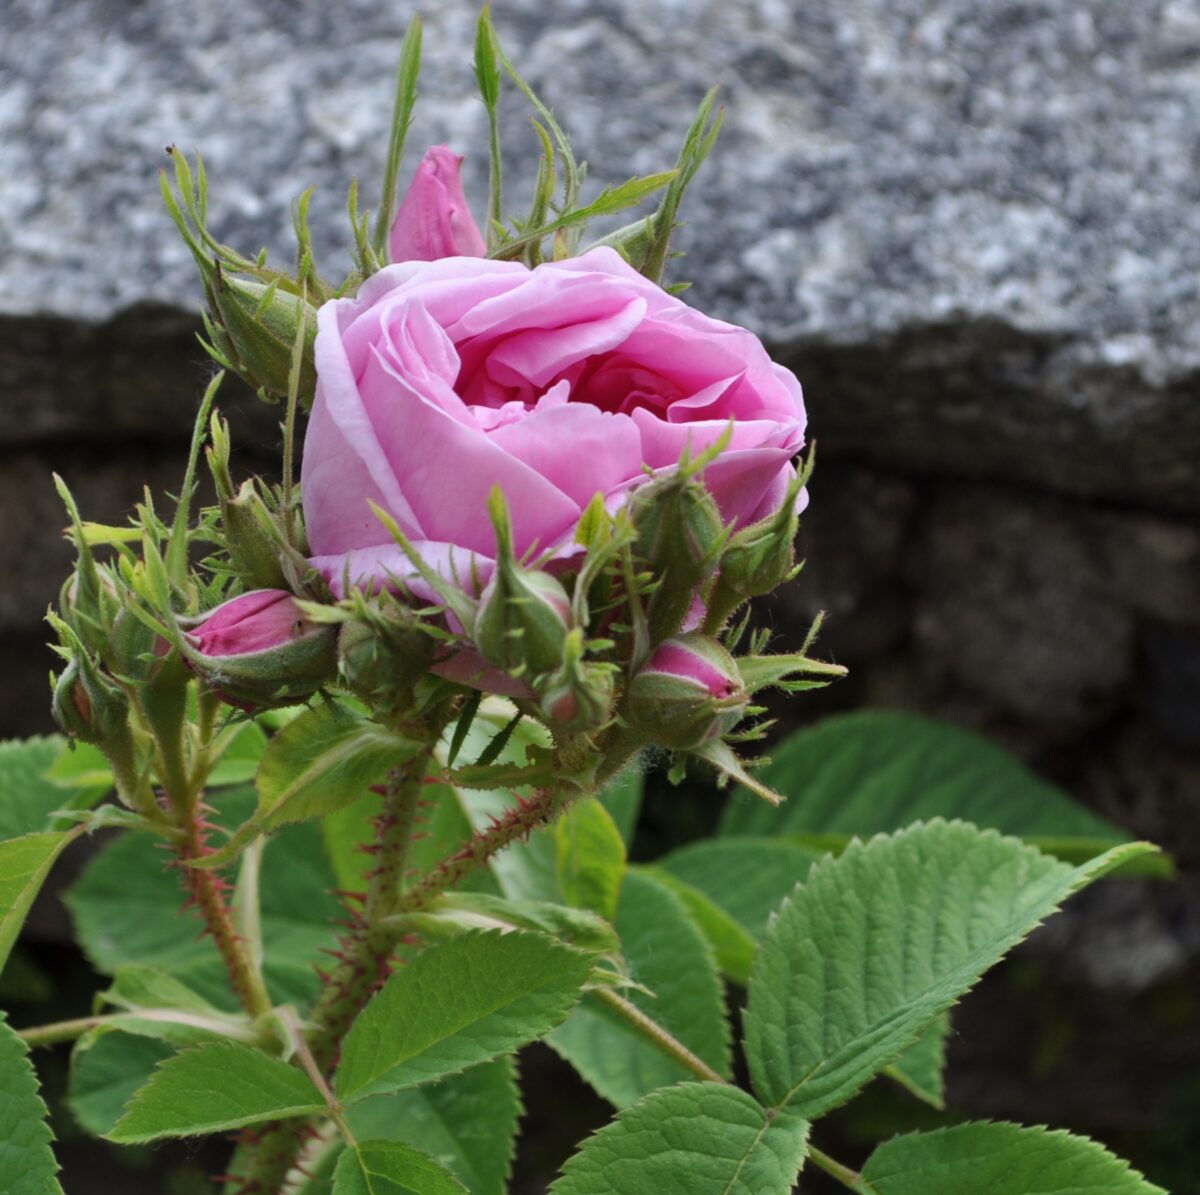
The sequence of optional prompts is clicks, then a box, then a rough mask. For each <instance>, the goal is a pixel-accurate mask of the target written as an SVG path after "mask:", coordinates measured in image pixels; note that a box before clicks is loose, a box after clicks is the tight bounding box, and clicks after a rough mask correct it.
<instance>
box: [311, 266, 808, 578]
mask: <svg viewBox="0 0 1200 1195" xmlns="http://www.w3.org/2000/svg"><path fill="white" fill-rule="evenodd" d="M316 365H317V378H318V381H317V393H316V401H315V404H314V406H313V410H312V417H311V419H310V422H309V425H308V432H307V436H306V439H305V445H304V461H303V473H302V477H301V487H302V498H303V504H304V512H305V518H306V522H307V528H308V538H309V543H310V545H311V551H312V553H313V557H312V561H313V564H314V566H315V567H317V568H318V569H319V570H320V571H321V572H322V573H323V574H324V575H325V576H326V577H327V578H328V580H329V581H330V583H331V585H332V586H333V588H334V589H335V591H339V592H340V591H341V589H342V586H343V581H344V579H345V578H347V577H348V578H349V580H350V581H351V583H354V584H360V585H364V586H365V585H367V584H368V583H370V582H379V583H383V584H387V583H388V582H389V581H390V580H391V579H392V578H404V579H410V578H412V576H413V569H412V567H411V566H410V565H409V563H408V562H407V560H406V558H405V556H404V554H403V553H402V551H401V549H400V548H399V547H397V546H396V544H395V543H394V542H393V541H392V538H391V537H390V535H389V534H388V532H387V530H386V529H385V528H384V527H383V526H382V525H381V523H380V522H379V520H378V519H377V518H376V517H375V515H374V514H373V513H372V511H371V509H370V506H369V503H370V502H375V503H377V504H378V505H379V506H381V507H382V508H383V509H384V510H386V511H388V512H389V514H391V516H392V517H393V518H394V519H395V520H396V522H397V523H398V524H399V526H400V527H401V529H402V530H403V531H404V533H405V534H406V535H407V536H408V537H409V539H410V540H412V542H413V544H414V545H415V547H416V549H417V551H418V552H419V553H420V554H421V555H422V557H423V558H424V559H425V561H426V562H427V563H428V564H430V565H431V566H432V567H433V568H434V569H436V570H438V571H439V572H441V573H442V574H443V575H444V576H447V577H449V576H451V574H452V572H453V573H456V574H457V576H459V577H460V578H464V579H466V578H470V577H471V576H472V565H474V567H475V570H476V571H475V573H474V575H475V576H477V577H478V578H479V579H480V581H481V583H482V582H486V580H487V579H488V577H489V576H490V573H491V571H492V570H491V565H492V562H493V559H494V552H495V537H494V531H493V527H492V522H491V519H490V518H489V515H488V502H487V499H488V494H489V492H490V491H491V489H492V487H493V486H499V487H500V488H501V490H502V491H503V492H504V497H505V499H506V501H507V504H508V508H509V511H510V514H511V518H512V526H513V540H514V548H515V550H516V552H517V554H518V556H520V555H521V554H523V553H524V552H526V551H527V550H528V549H529V548H531V547H533V546H534V545H536V546H537V549H538V550H539V551H541V550H546V549H553V550H558V551H559V552H560V553H561V554H564V555H565V554H569V553H570V551H571V550H572V548H571V542H572V533H573V532H574V530H575V527H576V524H577V523H578V521H579V518H580V515H581V513H582V511H583V509H584V508H585V507H586V506H587V504H588V503H589V502H590V501H591V500H592V498H593V497H594V496H595V495H596V494H597V493H600V494H603V495H604V496H605V498H606V500H607V501H608V503H609V505H610V508H612V507H615V506H617V505H619V504H621V503H622V502H624V501H625V500H626V498H627V497H628V495H629V493H630V492H631V490H632V489H633V488H634V487H635V486H637V485H639V484H640V483H642V482H644V481H645V480H646V473H645V469H644V466H650V467H651V468H652V469H656V470H664V469H670V468H671V467H672V466H674V465H675V464H676V463H677V462H678V461H679V458H680V455H681V453H683V451H684V449H685V447H686V446H688V445H690V448H691V451H692V453H696V452H698V451H700V450H702V449H704V448H705V447H707V446H708V445H710V444H712V443H713V442H714V441H715V440H716V439H717V438H718V437H719V436H721V435H722V434H723V433H724V432H725V431H726V428H727V427H728V426H729V423H730V420H732V421H733V434H732V439H731V441H730V443H729V445H728V447H727V448H725V450H724V451H722V453H721V454H720V456H719V457H718V458H717V460H716V461H714V462H713V463H712V464H711V465H709V467H708V469H707V470H706V472H705V484H706V485H707V486H708V488H709V490H710V492H711V493H712V495H713V497H714V498H715V500H716V502H717V504H718V506H719V508H720V510H721V514H722V516H723V517H724V518H725V519H726V521H732V522H734V523H736V524H738V525H744V524H746V523H748V522H751V521H753V520H756V519H760V518H763V517H765V516H766V515H767V514H770V513H771V512H773V511H775V510H777V509H778V508H779V506H780V504H781V503H782V502H783V501H784V498H785V495H786V493H787V489H788V484H789V482H790V481H791V480H792V479H793V477H794V472H793V467H792V465H791V460H792V457H793V456H794V455H795V454H796V452H797V451H798V450H799V448H800V447H801V445H802V444H803V442H804V404H803V401H802V398H801V392H800V384H799V383H798V382H797V380H796V378H795V377H794V376H793V375H792V374H791V373H790V372H789V371H788V370H786V369H784V368H783V367H781V366H779V365H776V364H774V363H772V361H771V360H770V358H769V357H768V356H767V353H766V350H765V349H764V348H763V346H762V344H761V343H760V341H759V340H758V339H757V337H755V336H754V335H753V334H751V333H750V332H748V331H746V330H745V329H743V328H738V327H734V326H732V325H730V324H726V323H722V322H720V321H718V320H714V319H710V318H709V317H708V316H705V315H702V314H700V313H699V312H698V311H695V310H693V309H692V308H690V307H688V306H687V305H686V304H684V303H683V302H681V301H680V300H679V299H677V298H674V297H672V296H671V295H668V294H667V293H666V292H665V291H663V290H661V289H660V288H659V287H658V286H656V285H654V284H653V283H652V282H650V281H648V280H647V279H645V278H643V277H642V276H641V275H640V274H638V273H637V272H636V271H635V270H634V269H632V268H631V267H630V266H629V265H627V264H626V263H625V262H624V261H623V260H622V259H621V257H620V256H619V255H618V254H617V253H616V252H615V251H613V250H612V249H608V248H597V249H593V250H591V251H590V252H588V253H585V254H583V255H582V256H581V257H575V258H569V259H567V260H565V261H559V262H547V263H545V264H543V265H539V266H538V267H537V268H536V269H533V270H530V269H528V268H527V267H526V266H524V265H521V264H519V263H515V262H500V261H491V260H486V259H479V258H473V257H461V256H460V257H447V258H444V259H442V260H440V261H431V262H406V263H403V264H398V265H393V266H389V267H387V268H385V269H383V270H381V271H379V272H378V273H377V274H375V275H373V276H372V277H370V278H369V279H367V281H366V282H365V283H364V284H363V286H362V289H361V290H360V291H359V293H358V295H357V296H356V297H355V298H353V299H342V300H337V301H334V302H329V303H326V304H325V305H324V306H323V307H322V308H321V309H320V312H319V315H318V333H317V341H316Z"/></svg>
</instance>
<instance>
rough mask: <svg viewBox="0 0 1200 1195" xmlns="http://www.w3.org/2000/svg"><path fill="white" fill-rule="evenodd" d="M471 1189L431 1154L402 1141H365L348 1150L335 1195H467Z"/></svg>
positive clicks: (339, 1167)
mask: <svg viewBox="0 0 1200 1195" xmlns="http://www.w3.org/2000/svg"><path fill="white" fill-rule="evenodd" d="M466 1190H467V1188H466V1187H464V1186H463V1185H462V1183H460V1182H459V1181H458V1179H456V1178H455V1177H454V1175H452V1174H451V1173H450V1172H449V1171H448V1170H446V1169H444V1168H443V1167H442V1166H441V1165H439V1164H438V1163H437V1162H435V1161H434V1160H433V1159H432V1158H431V1157H430V1156H429V1155H428V1154H426V1153H422V1152H421V1151H420V1150H419V1149H413V1147H412V1146H411V1145H406V1144H404V1143H403V1142H400V1141H364V1142H362V1143H361V1144H358V1145H355V1146H353V1147H351V1148H350V1149H347V1150H346V1151H345V1153H343V1154H342V1156H341V1159H340V1160H339V1162H338V1165H337V1170H336V1172H335V1173H334V1176H333V1195H466Z"/></svg>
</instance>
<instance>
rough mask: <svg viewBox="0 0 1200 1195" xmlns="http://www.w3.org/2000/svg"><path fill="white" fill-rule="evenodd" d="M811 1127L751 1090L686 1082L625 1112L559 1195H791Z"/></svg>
mask: <svg viewBox="0 0 1200 1195" xmlns="http://www.w3.org/2000/svg"><path fill="white" fill-rule="evenodd" d="M807 1142H808V1123H807V1122H806V1121H804V1120H802V1119H801V1118H800V1117H798V1116H795V1115H793V1114H792V1113H790V1112H780V1113H776V1114H774V1115H772V1114H770V1113H768V1112H766V1111H765V1110H764V1109H763V1108H762V1107H761V1105H759V1104H758V1103H757V1101H755V1100H754V1099H753V1098H752V1097H751V1096H749V1095H747V1094H746V1093H745V1092H744V1091H739V1090H738V1089H737V1088H736V1087H725V1086H722V1085H721V1084H718V1083H682V1084H680V1085H679V1086H677V1087H668V1088H665V1089H664V1090H662V1091H656V1092H654V1093H653V1094H652V1095H648V1096H646V1098H645V1099H643V1100H641V1101H640V1102H639V1103H636V1104H634V1105H633V1107H631V1108H626V1109H625V1110H624V1111H623V1112H621V1113H620V1115H618V1117H617V1118H616V1120H615V1121H613V1122H612V1123H611V1124H609V1125H606V1126H605V1127H604V1128H602V1129H601V1130H600V1131H599V1132H598V1133H597V1134H596V1135H595V1136H593V1137H589V1138H588V1139H587V1140H586V1141H585V1142H584V1143H583V1147H582V1148H581V1149H580V1151H579V1152H578V1153H577V1154H575V1155H574V1156H573V1157H572V1158H570V1159H569V1160H568V1162H567V1164H566V1165H565V1166H564V1167H563V1172H562V1177H561V1178H559V1179H558V1180H557V1181H556V1182H555V1183H554V1184H553V1186H551V1188H550V1191H551V1193H552V1195H789V1193H790V1192H791V1190H792V1186H793V1184H794V1183H795V1181H796V1175H797V1174H798V1173H799V1171H800V1167H801V1166H802V1165H803V1164H804V1159H805V1156H806V1154H807Z"/></svg>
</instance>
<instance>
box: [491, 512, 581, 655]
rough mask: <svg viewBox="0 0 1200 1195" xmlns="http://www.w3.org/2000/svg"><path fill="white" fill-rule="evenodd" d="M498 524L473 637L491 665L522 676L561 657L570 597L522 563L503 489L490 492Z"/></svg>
mask: <svg viewBox="0 0 1200 1195" xmlns="http://www.w3.org/2000/svg"><path fill="white" fill-rule="evenodd" d="M490 509H491V515H492V522H493V524H494V525H495V528H496V571H495V572H494V573H493V574H492V578H491V580H490V581H489V582H488V583H487V585H486V586H485V587H484V590H483V593H482V594H481V595H480V598H479V609H478V611H477V612H476V615H475V623H474V627H473V632H472V633H473V637H474V640H475V646H476V647H477V648H478V649H479V654H480V655H482V656H483V658H484V659H485V660H486V661H487V662H488V663H489V664H491V665H493V667H496V668H504V669H506V670H507V671H509V672H511V673H515V674H516V675H518V676H523V675H525V674H529V675H532V676H537V675H539V674H540V673H543V672H551V671H553V670H554V669H555V668H557V667H558V666H559V664H560V663H561V662H562V658H563V646H564V643H565V640H566V637H567V632H568V631H569V630H570V627H571V599H570V597H568V596H567V591H566V590H565V589H564V588H563V586H562V582H560V581H559V580H558V579H557V578H556V577H552V576H551V575H550V574H549V573H545V572H541V571H540V570H537V569H527V568H522V566H521V565H520V564H519V563H518V562H517V560H516V558H515V556H514V555H513V547H512V529H511V527H510V525H509V521H508V511H507V510H506V508H505V506H504V498H503V495H502V494H501V493H500V491H499V490H498V489H497V490H493V492H492V497H491V504H490Z"/></svg>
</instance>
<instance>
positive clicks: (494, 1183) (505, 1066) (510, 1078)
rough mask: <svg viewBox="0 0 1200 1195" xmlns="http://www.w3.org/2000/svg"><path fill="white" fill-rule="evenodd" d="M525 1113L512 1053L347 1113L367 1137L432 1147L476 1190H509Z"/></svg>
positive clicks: (481, 1194)
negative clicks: (518, 1089) (520, 1124)
mask: <svg viewBox="0 0 1200 1195" xmlns="http://www.w3.org/2000/svg"><path fill="white" fill-rule="evenodd" d="M520 1116H521V1099H520V1096H519V1094H518V1092H517V1077H516V1067H515V1065H514V1061H513V1059H511V1058H497V1059H495V1060H494V1061H492V1062H485V1063H483V1065H481V1066H473V1067H471V1069H470V1070H466V1071H463V1072H462V1074H459V1075H450V1076H449V1077H448V1078H445V1079H441V1080H439V1081H438V1082H437V1083H427V1084H425V1085H424V1086H422V1087H417V1088H414V1089H412V1090H410V1091H401V1092H397V1093H395V1094H393V1095H381V1096H375V1097H374V1098H372V1099H368V1100H363V1101H362V1103H359V1104H355V1105H354V1107H353V1108H350V1109H349V1110H348V1112H347V1114H346V1118H347V1120H348V1121H349V1123H350V1127H351V1129H352V1130H353V1131H354V1134H355V1136H357V1137H359V1138H360V1139H362V1140H368V1139H382V1140H388V1141H407V1142H408V1143H409V1144H410V1145H416V1146H419V1147H420V1148H421V1149H424V1150H427V1151H428V1152H429V1154H430V1155H431V1156H432V1157H433V1158H434V1159H436V1160H437V1161H438V1162H440V1163H441V1165H443V1166H445V1168H446V1169H447V1170H449V1171H450V1172H451V1173H452V1174H455V1175H457V1176H458V1178H459V1180H460V1181H461V1182H462V1183H463V1184H464V1185H465V1186H466V1188H467V1190H468V1191H470V1192H471V1195H505V1192H506V1191H507V1189H508V1185H507V1181H508V1175H509V1170H510V1168H511V1166H512V1159H513V1152H514V1149H515V1146H516V1135H517V1122H518V1121H519V1119H520Z"/></svg>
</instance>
